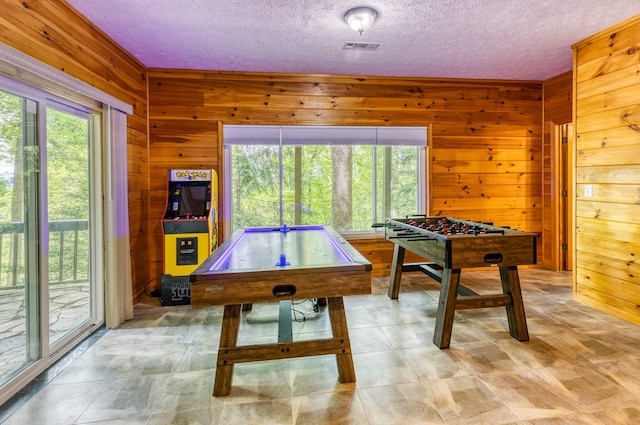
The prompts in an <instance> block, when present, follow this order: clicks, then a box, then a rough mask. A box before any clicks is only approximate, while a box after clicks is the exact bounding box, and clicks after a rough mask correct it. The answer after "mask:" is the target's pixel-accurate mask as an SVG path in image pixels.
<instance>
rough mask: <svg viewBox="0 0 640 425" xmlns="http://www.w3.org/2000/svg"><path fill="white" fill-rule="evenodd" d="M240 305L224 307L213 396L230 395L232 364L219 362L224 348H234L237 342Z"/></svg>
mask: <svg viewBox="0 0 640 425" xmlns="http://www.w3.org/2000/svg"><path fill="white" fill-rule="evenodd" d="M241 306H242V305H241V304H231V305H225V306H224V314H223V316H222V326H221V329H220V348H219V349H218V360H217V365H216V377H215V380H214V382H213V395H214V396H225V395H229V394H231V380H232V379H233V363H227V361H226V360H221V358H223V357H224V356H222V355H221V354H222V353H223V352H224V351H225V349H226V348H231V347H235V346H236V344H237V342H238V329H239V327H240V308H241Z"/></svg>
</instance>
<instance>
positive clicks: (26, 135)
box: [0, 90, 41, 385]
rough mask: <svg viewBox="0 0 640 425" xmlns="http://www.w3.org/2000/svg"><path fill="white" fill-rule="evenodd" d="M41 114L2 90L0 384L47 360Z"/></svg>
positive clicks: (31, 103)
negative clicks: (39, 152)
mask: <svg viewBox="0 0 640 425" xmlns="http://www.w3.org/2000/svg"><path fill="white" fill-rule="evenodd" d="M37 111H38V104H37V103H36V102H35V101H33V100H30V99H26V98H23V97H20V96H16V95H13V94H10V93H7V92H4V91H1V90H0V385H1V384H5V383H7V382H8V381H9V380H11V379H12V378H14V377H15V376H17V375H18V374H19V373H20V371H22V370H24V369H25V368H27V367H28V366H29V365H30V364H32V363H34V362H35V361H37V360H38V359H39V358H40V357H41V344H40V339H41V338H40V336H41V334H40V311H39V306H40V303H39V301H40V296H39V288H40V285H39V268H38V263H39V249H38V243H37V241H38V239H39V237H38V235H39V231H40V227H39V214H38V210H39V205H38V204H39V192H38V179H37V178H38V173H37V170H38V162H37V161H38V156H37V154H36V153H37V147H38V132H37V126H36V125H35V124H36V123H37Z"/></svg>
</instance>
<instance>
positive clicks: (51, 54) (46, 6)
mask: <svg viewBox="0 0 640 425" xmlns="http://www.w3.org/2000/svg"><path fill="white" fill-rule="evenodd" d="M0 41H1V42H3V43H5V44H7V45H8V46H11V47H13V48H15V49H17V50H20V51H21V52H23V53H26V54H28V55H29V56H31V57H33V58H35V59H38V60H40V61H42V62H44V63H46V64H48V65H50V66H53V67H55V68H57V69H59V70H62V71H64V72H66V73H67V74H69V75H71V76H73V77H76V78H78V79H80V80H82V81H84V82H85V83H88V84H90V85H92V86H94V87H96V88H98V89H100V90H102V91H103V92H105V93H108V94H110V95H112V96H114V97H116V98H118V99H120V100H122V101H124V102H127V103H129V104H131V105H133V110H134V112H133V115H131V116H129V118H128V120H127V126H128V131H127V137H128V148H127V154H128V160H127V164H128V174H129V209H130V214H129V226H130V231H131V251H132V252H131V260H132V269H133V270H132V271H133V285H134V288H133V291H134V294H139V293H141V292H142V291H143V290H144V286H145V284H146V283H147V280H148V276H149V263H148V260H147V257H148V255H147V247H148V240H147V238H148V226H147V220H148V207H149V203H148V186H149V183H148V179H149V173H148V165H147V164H148V155H147V81H146V68H145V67H144V66H143V65H142V64H141V63H139V62H138V61H137V60H136V59H135V58H133V56H131V55H130V54H129V53H127V52H126V51H125V50H123V49H122V48H121V47H120V46H118V45H117V44H116V43H115V42H114V41H113V40H111V39H110V38H109V37H107V36H106V35H105V34H104V33H102V32H101V31H100V30H98V29H96V27H95V26H93V24H91V22H89V21H88V20H86V19H85V18H84V17H83V16H81V15H79V14H78V13H77V12H76V11H75V10H74V9H73V8H71V6H69V5H68V3H66V2H65V1H60V0H22V1H17V0H7V1H2V2H0Z"/></svg>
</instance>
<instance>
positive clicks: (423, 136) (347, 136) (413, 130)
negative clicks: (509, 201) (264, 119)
mask: <svg viewBox="0 0 640 425" xmlns="http://www.w3.org/2000/svg"><path fill="white" fill-rule="evenodd" d="M223 136H224V144H225V145H278V144H280V143H282V144H283V145H384V146H426V145H427V127H371V126H275V125H266V126H265V125H225V126H224V135H223Z"/></svg>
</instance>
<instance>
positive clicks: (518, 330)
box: [500, 266, 529, 341]
mask: <svg viewBox="0 0 640 425" xmlns="http://www.w3.org/2000/svg"><path fill="white" fill-rule="evenodd" d="M500 281H501V282H502V292H503V293H504V294H506V295H509V296H510V297H511V299H512V300H513V303H512V304H511V305H507V319H508V321H509V332H510V333H511V336H512V337H514V338H515V339H517V340H518V341H529V331H528V329H527V318H526V316H525V313H524V303H523V300H522V289H521V287H520V278H519V276H518V267H517V266H502V267H500Z"/></svg>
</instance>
